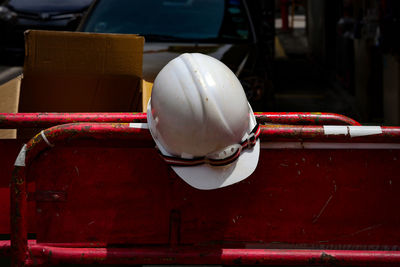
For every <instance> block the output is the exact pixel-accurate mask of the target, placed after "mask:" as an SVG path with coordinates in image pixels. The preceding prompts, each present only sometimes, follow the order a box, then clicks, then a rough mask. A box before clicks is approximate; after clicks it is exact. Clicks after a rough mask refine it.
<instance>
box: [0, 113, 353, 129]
mask: <svg viewBox="0 0 400 267" xmlns="http://www.w3.org/2000/svg"><path fill="white" fill-rule="evenodd" d="M255 116H256V118H257V120H258V122H259V123H260V124H291V125H360V123H358V122H357V121H355V120H353V119H351V118H349V117H346V116H343V115H339V114H334V113H313V112H300V113H299V112H273V113H256V114H255ZM75 122H96V123H111V122H115V123H130V122H147V118H146V113H0V129H9V128H48V127H52V126H55V125H59V124H66V123H75Z"/></svg>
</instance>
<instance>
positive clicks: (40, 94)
mask: <svg viewBox="0 0 400 267" xmlns="http://www.w3.org/2000/svg"><path fill="white" fill-rule="evenodd" d="M143 45H144V38H143V37H141V36H138V35H132V34H95V33H81V32H59V31H36V30H31V31H27V32H26V33H25V46H26V47H25V53H26V54H25V64H24V70H23V79H22V80H21V79H19V80H20V86H19V84H18V85H17V86H16V87H14V88H13V89H11V88H8V89H7V94H8V95H10V96H11V97H10V98H9V99H7V100H6V101H3V102H7V103H8V104H7V105H12V108H8V109H7V110H4V111H3V112H16V111H18V112H142V111H146V107H147V102H148V99H149V97H150V92H151V85H152V84H151V83H148V82H145V81H143V80H142V58H143ZM13 83H14V84H15V81H13ZM143 89H145V92H143ZM10 91H12V92H11V93H10ZM0 94H1V91H0ZM0 99H1V95H0ZM3 99H4V98H3ZM2 105H3V104H2ZM4 106H5V105H4ZM38 130H39V129H34V130H30V129H22V130H19V131H18V137H21V138H30V137H32V136H33V135H34V134H35V133H37V132H38Z"/></svg>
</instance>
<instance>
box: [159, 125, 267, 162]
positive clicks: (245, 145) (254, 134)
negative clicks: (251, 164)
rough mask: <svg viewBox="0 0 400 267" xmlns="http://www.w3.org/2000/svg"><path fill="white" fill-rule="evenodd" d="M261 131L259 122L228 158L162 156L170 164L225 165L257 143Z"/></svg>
mask: <svg viewBox="0 0 400 267" xmlns="http://www.w3.org/2000/svg"><path fill="white" fill-rule="evenodd" d="M260 133H261V128H260V125H259V124H258V123H257V124H256V126H255V127H254V128H253V130H252V131H251V132H250V133H249V136H248V138H247V139H246V140H244V141H243V142H241V143H240V144H238V146H237V148H236V150H235V151H234V153H232V154H231V155H229V156H228V157H226V158H222V159H213V158H210V157H207V156H205V157H198V158H192V159H184V158H180V157H173V156H165V155H162V154H161V153H160V156H161V157H162V158H163V159H164V160H165V162H166V163H168V164H169V165H174V166H181V167H184V166H196V165H200V164H205V163H207V164H210V165H212V166H224V165H228V164H230V163H232V162H234V161H235V160H236V159H237V158H239V156H240V154H241V152H242V151H243V150H245V149H250V148H252V147H253V146H255V144H256V143H257V139H258V138H259V136H260Z"/></svg>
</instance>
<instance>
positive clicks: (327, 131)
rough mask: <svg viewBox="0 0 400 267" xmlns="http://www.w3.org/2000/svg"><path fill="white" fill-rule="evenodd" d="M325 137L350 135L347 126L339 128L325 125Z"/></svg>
mask: <svg viewBox="0 0 400 267" xmlns="http://www.w3.org/2000/svg"><path fill="white" fill-rule="evenodd" d="M324 134H325V135H338V134H344V135H347V134H348V129H347V126H337V125H324Z"/></svg>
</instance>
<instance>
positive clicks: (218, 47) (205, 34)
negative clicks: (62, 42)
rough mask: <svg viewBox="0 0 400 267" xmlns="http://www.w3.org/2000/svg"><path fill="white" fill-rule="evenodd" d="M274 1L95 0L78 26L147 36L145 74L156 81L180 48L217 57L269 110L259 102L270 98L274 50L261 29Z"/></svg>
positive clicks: (252, 97) (251, 97)
mask: <svg viewBox="0 0 400 267" xmlns="http://www.w3.org/2000/svg"><path fill="white" fill-rule="evenodd" d="M271 2H272V4H273V1H272V0H260V1H252V0H249V1H247V0H147V1H141V0H112V1H109V0H95V1H94V2H93V4H92V5H91V7H90V8H89V11H88V12H87V14H86V16H85V17H84V18H83V19H82V21H81V24H80V25H79V27H78V31H83V32H95V33H126V34H139V35H142V36H144V37H145V40H146V42H145V45H144V52H143V78H144V79H145V80H147V81H153V80H154V79H155V77H156V75H157V74H158V72H159V71H160V70H161V68H162V67H163V66H165V65H166V64H167V63H168V62H169V61H170V60H171V59H173V58H175V57H177V56H179V55H180V54H182V53H195V52H198V53H203V54H208V55H210V56H213V57H215V58H217V59H219V60H221V61H222V62H224V63H225V64H226V65H227V66H228V67H229V68H230V69H231V70H232V71H233V72H234V73H235V74H236V75H237V76H238V77H239V79H240V81H241V82H242V84H243V87H244V89H245V92H246V95H247V97H248V99H249V101H250V103H251V104H252V106H253V108H255V110H260V109H265V106H264V107H261V106H260V105H262V104H265V103H266V101H265V100H266V95H267V93H266V92H268V91H270V88H268V86H269V84H270V83H269V82H268V78H269V77H268V70H269V69H270V68H269V61H268V58H269V57H270V56H271V54H272V51H267V50H268V46H267V45H265V43H264V42H262V38H263V37H262V36H260V32H261V30H260V28H262V29H263V30H264V31H265V27H262V26H263V25H264V24H263V23H262V22H265V21H266V19H263V16H264V15H265V12H264V11H265V9H268V4H269V5H271V4H270V3H271ZM272 6H273V5H272ZM263 7H264V9H263ZM273 10H274V9H273V8H271V9H270V11H271V14H273ZM260 25H261V27H260ZM273 28H274V27H273V25H272V27H271V29H272V30H273ZM272 36H273V35H272ZM272 38H273V37H272ZM272 43H273V42H272ZM270 50H273V48H272V49H270Z"/></svg>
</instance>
